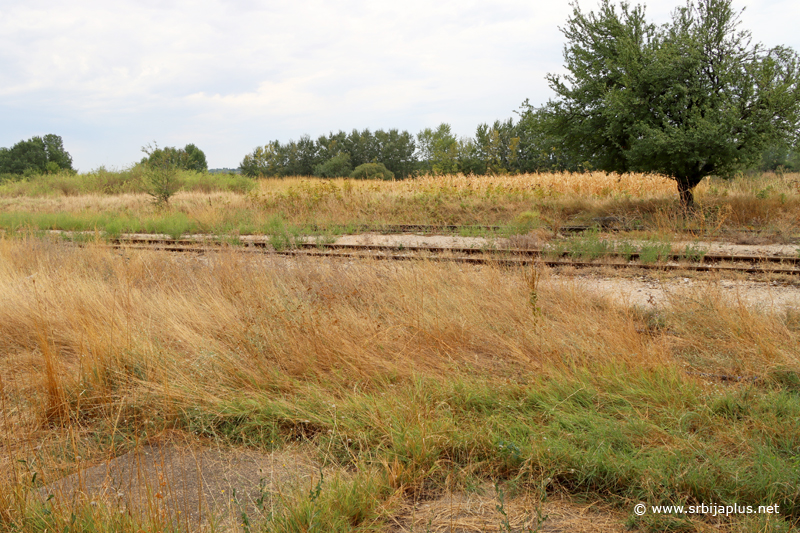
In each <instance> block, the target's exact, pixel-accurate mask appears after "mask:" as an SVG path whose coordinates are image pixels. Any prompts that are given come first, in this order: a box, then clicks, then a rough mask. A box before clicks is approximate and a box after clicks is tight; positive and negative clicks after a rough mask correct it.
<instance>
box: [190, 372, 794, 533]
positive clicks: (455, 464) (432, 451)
mask: <svg viewBox="0 0 800 533" xmlns="http://www.w3.org/2000/svg"><path fill="white" fill-rule="evenodd" d="M789 374H791V377H790V378H789V380H790V383H791V385H786V384H781V383H779V382H777V381H770V382H769V383H768V384H764V385H761V386H755V385H751V386H741V387H727V388H722V389H719V390H717V391H716V392H709V391H708V390H707V389H706V388H703V387H700V386H698V385H697V384H695V383H694V382H692V381H689V380H687V379H686V378H684V377H683V376H680V375H678V374H675V373H673V372H671V371H669V370H658V371H641V370H637V371H631V370H629V369H626V368H614V367H606V368H605V369H603V370H602V371H599V372H592V373H588V372H578V373H577V374H575V375H574V376H572V377H566V376H564V377H561V378H555V379H546V378H531V382H530V383H528V384H513V385H509V384H496V383H491V382H481V381H475V380H466V379H454V380H443V381H436V380H430V379H421V378H420V379H418V380H415V381H413V382H411V383H409V384H407V385H404V386H400V387H398V386H396V385H392V384H390V383H387V384H385V386H383V387H377V388H375V389H374V390H371V391H369V392H360V393H358V394H349V395H348V396H346V397H344V398H343V397H339V395H338V394H336V393H335V392H334V391H330V392H328V393H324V392H321V391H320V390H319V389H317V390H315V391H311V390H308V389H306V390H301V391H298V393H297V394H295V395H293V397H291V398H285V397H276V396H274V395H272V394H263V395H261V396H257V397H253V398H248V399H244V398H242V399H236V400H231V401H229V402H226V403H223V404H222V405H220V406H219V408H218V409H217V410H213V411H202V410H198V411H195V412H193V413H187V416H186V417H185V418H184V419H183V421H182V424H183V425H184V426H185V427H186V429H187V430H189V431H193V432H198V433H201V434H205V435H207V436H209V437H211V438H213V439H222V440H223V441H226V442H229V443H232V444H238V445H247V446H257V447H270V446H275V445H276V443H278V445H280V443H286V442H290V441H297V440H303V441H309V442H311V443H313V444H314V445H315V447H316V448H317V449H318V450H319V452H320V460H322V461H323V462H324V461H328V462H330V461H333V462H334V463H335V464H336V465H338V466H343V467H346V468H352V467H356V468H357V469H359V470H360V469H361V468H364V467H366V466H368V465H381V464H383V465H390V464H394V465H400V468H399V469H398V471H400V472H401V479H399V480H395V481H394V483H395V484H396V485H398V484H399V485H402V486H403V487H405V490H407V491H409V492H411V493H417V494H422V493H425V492H430V493H435V492H437V491H438V490H440V488H441V487H442V486H443V484H444V483H445V479H446V478H448V476H449V477H451V478H454V479H457V480H459V482H460V483H461V484H462V485H464V486H466V485H467V483H468V477H469V476H470V475H474V473H479V474H478V475H479V476H480V477H482V478H484V479H486V480H494V481H497V480H515V481H516V482H517V483H521V484H522V485H523V486H526V487H528V489H529V490H534V489H535V488H536V487H538V484H539V483H541V480H544V479H547V480H550V481H549V490H552V491H559V490H566V491H568V492H570V493H572V494H578V495H583V496H584V497H586V498H588V499H591V500H596V499H602V500H606V501H610V502H612V503H614V504H615V505H617V506H619V507H620V508H621V509H625V510H628V511H630V505H631V502H638V501H644V502H647V503H648V504H651V505H659V504H663V505H670V504H679V505H680V504H684V505H691V504H693V503H702V502H705V503H709V502H716V503H718V504H723V505H725V504H732V503H737V502H738V503H740V504H741V503H742V502H747V504H749V505H772V504H779V505H780V506H781V515H782V516H783V517H785V518H787V519H792V520H798V519H800V488H798V486H797V483H796V480H797V479H798V477H800V460H798V452H799V451H800V389H799V388H798V387H797V386H796V383H797V380H798V376H797V374H796V373H791V372H790V373H789ZM783 379H787V378H786V376H784V378H783ZM265 428H267V429H266V431H265ZM269 428H271V429H269ZM370 482H371V483H374V484H376V485H374V486H373V487H372V488H371V489H370V490H371V491H372V492H374V493H375V494H389V493H390V492H391V490H390V488H391V487H389V486H387V483H389V481H388V480H387V479H386V478H385V476H384V475H383V474H381V473H380V472H376V473H375V474H374V478H373V479H372V480H371V481H370ZM636 523H637V524H638V525H643V526H647V524H646V519H641V520H636ZM653 530H657V529H653Z"/></svg>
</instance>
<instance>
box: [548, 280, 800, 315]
mask: <svg viewBox="0 0 800 533" xmlns="http://www.w3.org/2000/svg"><path fill="white" fill-rule="evenodd" d="M551 279H552V280H553V281H555V282H559V281H564V282H569V283H576V284H578V285H579V286H580V288H581V290H585V291H586V292H587V293H592V294H597V295H604V296H610V297H611V298H613V299H614V300H615V301H617V302H619V303H621V304H624V305H635V306H637V307H643V308H657V307H663V306H666V305H672V303H673V302H675V301H676V300H677V299H678V297H679V296H680V297H686V296H689V297H691V298H707V297H709V296H711V295H712V294H713V295H714V296H718V297H720V298H722V299H724V300H727V301H728V302H729V303H731V304H743V305H746V306H748V307H753V308H756V309H759V310H760V311H763V312H784V311H786V310H800V287H797V286H794V285H784V284H780V283H778V282H776V281H771V282H763V281H746V280H727V279H710V280H709V279H700V280H698V279H693V278H687V277H677V278H670V279H664V280H661V279H658V278H654V277H650V276H637V277H635V278H623V277H604V276H592V275H578V276H572V277H569V278H562V277H561V276H558V275H552V276H551Z"/></svg>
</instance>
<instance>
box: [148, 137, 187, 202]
mask: <svg viewBox="0 0 800 533" xmlns="http://www.w3.org/2000/svg"><path fill="white" fill-rule="evenodd" d="M142 152H144V153H146V154H147V155H148V157H146V158H145V159H144V160H143V161H142V165H143V166H144V168H145V173H144V189H145V192H147V194H149V195H150V196H151V197H152V198H153V203H155V204H156V205H157V206H160V207H163V206H166V205H168V204H169V200H170V198H172V196H173V195H174V194H175V193H176V192H178V189H180V183H179V181H178V166H177V164H176V161H175V160H174V157H172V156H173V155H174V153H173V151H171V150H168V149H164V150H160V149H159V148H158V144H156V143H153V145H150V144H148V145H147V146H143V147H142Z"/></svg>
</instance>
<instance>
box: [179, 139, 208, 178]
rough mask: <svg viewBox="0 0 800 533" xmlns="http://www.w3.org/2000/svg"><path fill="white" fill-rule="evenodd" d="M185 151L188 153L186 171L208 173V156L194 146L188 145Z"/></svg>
mask: <svg viewBox="0 0 800 533" xmlns="http://www.w3.org/2000/svg"><path fill="white" fill-rule="evenodd" d="M183 151H184V152H185V153H186V162H185V168H186V170H194V171H195V172H207V171H208V163H207V162H206V154H205V153H204V152H203V151H202V150H201V149H200V148H198V147H197V146H195V145H193V144H187V145H186V146H185V147H184V149H183Z"/></svg>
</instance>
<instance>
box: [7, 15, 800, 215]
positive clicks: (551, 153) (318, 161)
mask: <svg viewBox="0 0 800 533" xmlns="http://www.w3.org/2000/svg"><path fill="white" fill-rule="evenodd" d="M739 17H740V13H738V12H736V11H735V10H734V9H733V7H732V2H731V0H696V1H693V0H689V1H687V3H686V5H685V6H684V7H679V8H678V9H676V10H675V11H674V12H673V15H672V20H671V21H670V22H668V23H666V24H663V25H660V26H658V25H655V24H653V23H650V22H648V21H647V18H646V16H645V8H644V7H643V6H635V7H631V6H630V5H629V4H628V3H627V2H620V4H619V5H617V4H615V3H614V2H612V1H611V0H601V3H600V7H599V9H598V10H597V11H596V12H588V13H586V12H583V11H581V9H580V7H579V6H578V4H577V3H576V4H575V5H574V7H573V13H572V16H571V17H570V18H569V19H568V21H567V24H566V25H565V26H564V27H563V28H562V32H563V33H564V35H565V37H566V38H567V44H566V46H565V48H564V61H565V70H566V74H564V75H549V76H548V77H547V79H548V81H549V84H550V87H551V89H552V90H553V92H554V94H555V97H554V98H553V99H551V100H550V101H549V102H547V103H546V104H544V105H542V106H539V107H535V106H533V105H531V104H530V103H529V102H528V101H527V100H526V101H525V102H524V103H523V104H522V106H521V107H520V109H519V110H518V111H517V120H516V121H515V120H513V119H508V120H505V121H500V120H498V121H495V122H494V123H493V124H491V125H489V124H480V125H479V126H478V127H477V129H476V131H475V135H474V136H473V137H461V138H459V137H457V136H456V135H455V134H454V133H453V131H452V129H451V127H450V125H449V124H440V125H439V126H437V127H436V128H426V129H424V130H422V131H421V132H419V133H418V134H417V135H412V134H411V133H409V132H408V131H399V130H397V129H390V130H388V131H384V130H377V131H375V132H372V131H370V130H369V129H364V130H362V131H358V130H353V131H351V132H350V133H345V132H344V131H339V132H337V133H330V134H328V135H323V136H320V137H318V138H317V139H312V138H311V137H310V136H308V135H303V136H302V137H300V139H298V140H297V141H294V140H290V141H289V142H287V143H281V142H280V141H272V142H270V143H267V144H266V145H264V146H259V147H257V148H255V150H253V152H252V153H250V154H247V155H246V156H245V157H244V159H243V160H242V162H241V170H242V173H243V174H245V175H247V176H253V177H257V176H277V177H280V176H292V175H305V176H308V175H315V176H320V177H328V178H331V177H343V176H351V177H355V178H376V177H377V178H382V179H391V178H393V177H398V178H406V177H409V176H412V175H414V174H417V173H434V174H451V173H464V174H503V173H520V172H539V171H564V170H566V171H576V170H602V171H607V172H619V173H625V172H654V173H660V174H664V175H667V176H670V177H672V178H673V179H674V180H675V181H676V184H677V186H678V191H679V193H680V197H681V200H682V202H683V203H684V205H686V206H690V205H691V204H692V202H693V192H692V191H693V189H694V187H695V186H696V185H697V184H698V183H699V182H700V181H701V180H702V179H703V178H704V177H706V176H709V175H716V176H721V177H729V176H732V175H734V174H736V173H739V172H742V171H745V170H748V169H754V168H759V167H760V168H761V169H763V170H779V169H781V168H783V169H786V170H798V169H800V155H799V154H800V150H798V141H800V56H798V54H797V52H795V51H794V50H792V49H790V48H786V47H781V46H777V47H773V48H766V47H764V46H762V45H761V44H753V43H752V42H751V36H750V33H749V32H747V31H745V30H742V29H740V28H739V25H740V21H739ZM145 151H146V152H147V153H148V158H145V159H144V160H143V161H142V164H145V165H149V166H150V167H153V168H156V167H180V168H185V169H192V170H200V171H205V170H207V165H206V164H205V155H204V154H202V151H200V150H199V149H198V148H197V147H195V146H194V145H187V146H186V147H185V148H183V149H176V148H164V149H158V148H157V147H156V148H151V149H145ZM201 155H202V157H201ZM71 165H72V160H71V157H70V156H69V154H68V153H67V152H66V151H65V150H64V149H63V143H62V142H61V138H60V137H58V136H56V135H45V136H44V137H43V138H39V137H34V138H32V139H29V140H28V141H21V142H20V143H17V144H16V145H14V146H13V147H12V148H10V149H5V148H3V149H0V173H3V172H5V173H12V174H13V173H16V174H25V173H36V172H49V171H53V170H58V169H71V168H72V167H71Z"/></svg>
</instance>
